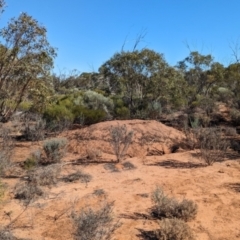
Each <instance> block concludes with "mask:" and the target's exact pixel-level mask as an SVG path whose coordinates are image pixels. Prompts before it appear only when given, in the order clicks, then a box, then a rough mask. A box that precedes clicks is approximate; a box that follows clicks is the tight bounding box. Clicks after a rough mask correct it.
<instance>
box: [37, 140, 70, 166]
mask: <svg viewBox="0 0 240 240" xmlns="http://www.w3.org/2000/svg"><path fill="white" fill-rule="evenodd" d="M66 145H67V140H66V139H65V138H52V139H49V140H46V141H44V143H43V150H44V153H45V156H46V158H42V159H41V162H40V163H41V164H53V163H60V162H61V161H62V158H63V156H64V154H65V151H66Z"/></svg>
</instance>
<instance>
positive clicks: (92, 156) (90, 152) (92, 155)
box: [86, 147, 102, 160]
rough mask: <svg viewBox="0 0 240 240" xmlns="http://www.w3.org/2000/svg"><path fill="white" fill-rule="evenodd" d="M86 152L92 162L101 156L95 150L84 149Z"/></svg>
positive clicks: (100, 152)
mask: <svg viewBox="0 0 240 240" xmlns="http://www.w3.org/2000/svg"><path fill="white" fill-rule="evenodd" d="M86 152H87V157H88V158H89V159H92V160H94V159H97V158H100V157H101V156H102V151H101V150H100V149H97V148H93V147H88V148H87V149H86Z"/></svg>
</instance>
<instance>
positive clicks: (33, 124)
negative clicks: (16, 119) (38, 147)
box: [22, 113, 46, 141]
mask: <svg viewBox="0 0 240 240" xmlns="http://www.w3.org/2000/svg"><path fill="white" fill-rule="evenodd" d="M23 127H24V128H23V130H22V133H23V135H24V137H25V139H26V140H28V141H39V140H43V139H44V138H45V127H46V121H45V120H43V119H42V117H41V116H40V115H39V114H33V113H31V114H30V113H29V114H27V115H26V116H25V117H24V119H23Z"/></svg>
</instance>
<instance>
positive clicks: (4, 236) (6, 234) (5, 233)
mask: <svg viewBox="0 0 240 240" xmlns="http://www.w3.org/2000/svg"><path fill="white" fill-rule="evenodd" d="M0 239H1V240H16V239H17V238H15V237H14V236H13V234H12V232H11V231H10V230H9V229H5V228H1V229H0Z"/></svg>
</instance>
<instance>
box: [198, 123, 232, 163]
mask: <svg viewBox="0 0 240 240" xmlns="http://www.w3.org/2000/svg"><path fill="white" fill-rule="evenodd" d="M197 137H198V142H199V145H200V155H201V158H202V159H203V160H204V161H205V162H206V164H207V165H212V164H213V163H214V162H220V161H223V159H224V157H225V153H226V151H227V148H228V147H230V142H229V141H228V140H226V139H224V138H223V136H222V131H221V129H219V128H205V129H204V128H203V129H201V130H200V132H199V134H198V136H197Z"/></svg>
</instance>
